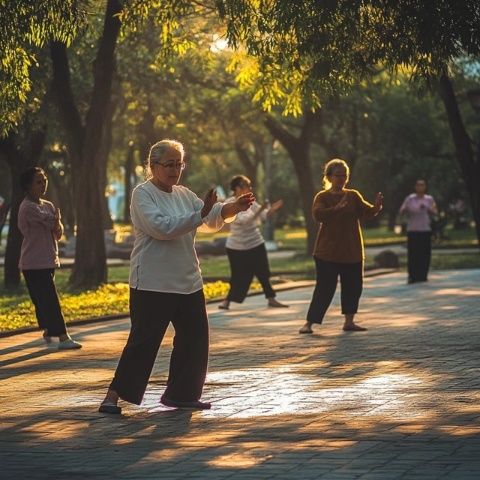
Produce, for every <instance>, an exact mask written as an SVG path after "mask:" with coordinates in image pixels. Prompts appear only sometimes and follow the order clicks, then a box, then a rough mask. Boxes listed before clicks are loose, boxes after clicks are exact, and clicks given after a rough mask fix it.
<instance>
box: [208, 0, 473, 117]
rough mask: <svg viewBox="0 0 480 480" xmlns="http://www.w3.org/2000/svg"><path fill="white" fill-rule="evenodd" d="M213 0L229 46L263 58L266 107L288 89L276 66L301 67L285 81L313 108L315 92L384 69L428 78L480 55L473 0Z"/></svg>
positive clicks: (286, 71)
mask: <svg viewBox="0 0 480 480" xmlns="http://www.w3.org/2000/svg"><path fill="white" fill-rule="evenodd" d="M216 3H217V7H218V9H219V13H220V15H221V17H222V18H223V19H224V20H225V22H226V24H227V35H228V39H229V41H230V43H231V45H232V46H234V47H237V48H240V47H242V46H245V48H246V51H247V52H248V53H249V54H251V55H253V56H255V57H257V58H259V63H258V68H259V73H258V74H257V76H258V77H260V78H261V77H262V74H265V75H264V77H263V79H262V80H261V83H262V85H261V86H260V90H259V96H261V97H262V98H263V102H264V106H265V105H266V106H268V105H269V103H271V102H272V98H271V97H272V95H274V101H278V102H280V101H281V99H282V97H284V96H285V93H284V92H283V90H282V89H278V79H277V78H276V77H275V76H272V75H270V72H272V69H275V67H280V68H281V70H282V77H283V78H287V79H288V78H289V76H290V75H291V74H292V73H294V74H295V73H298V72H300V73H301V79H300V80H299V82H293V83H292V84H290V85H288V83H285V87H286V89H287V90H291V91H293V90H294V89H299V90H300V91H301V95H299V98H301V99H302V100H303V101H305V103H306V104H307V106H308V108H316V107H317V106H318V100H316V101H314V100H315V99H314V98H312V95H314V93H316V94H318V95H319V96H320V98H328V97H329V96H331V95H332V94H337V93H339V92H342V91H343V92H344V91H346V90H348V89H349V88H350V87H351V86H353V85H357V84H358V82H359V81H362V80H363V79H366V78H368V77H370V76H371V75H372V73H374V72H375V71H378V69H379V68H385V67H386V68H387V69H388V70H389V71H390V72H391V73H394V72H396V71H397V70H398V69H399V68H404V67H406V68H408V69H409V70H410V73H411V75H412V76H413V77H419V78H423V79H430V78H432V77H435V76H438V75H439V74H440V73H441V72H443V71H444V70H445V68H446V67H447V66H448V65H449V64H451V62H452V61H454V60H455V59H458V58H460V57H463V56H478V55H479V54H480V29H479V28H478V25H479V24H480V4H479V3H478V1H476V0H461V1H460V0H434V1H432V0H386V1H383V2H373V1H372V2H361V1H350V0H343V1H338V2H330V1H328V2H318V1H316V0H306V1H302V2H291V1H290V0H276V1H271V2H252V1H249V0H223V1H222V0H219V1H217V2H216ZM270 84H271V85H272V88H269V87H268V85H270ZM272 90H273V92H275V91H276V92H277V93H276V94H275V93H273V94H272ZM265 94H267V95H265ZM291 111H292V110H291V108H290V112H291Z"/></svg>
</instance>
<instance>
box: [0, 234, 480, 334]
mask: <svg viewBox="0 0 480 480" xmlns="http://www.w3.org/2000/svg"><path fill="white" fill-rule="evenodd" d="M364 232H365V239H366V244H367V245H371V246H379V245H387V244H389V243H392V242H393V240H395V241H396V243H398V242H399V241H402V237H400V236H397V235H394V234H392V233H391V232H389V231H388V230H387V229H386V228H384V227H380V228H378V229H368V230H365V231H364ZM446 233H447V236H448V239H447V240H444V241H442V242H441V243H440V245H439V246H440V247H447V246H448V247H450V248H454V247H459V246H472V245H476V240H475V233H474V231H473V229H471V230H467V231H459V232H458V231H453V230H451V231H447V232H446ZM219 235H220V236H222V235H227V234H226V233H223V234H222V233H221V234H217V235H216V236H219ZM198 238H199V240H206V239H211V238H212V235H204V234H202V235H199V236H198ZM276 240H277V242H278V243H279V245H280V247H281V248H282V249H284V250H295V251H297V252H299V253H297V254H295V255H293V256H292V257H289V258H270V267H271V270H272V274H273V275H274V276H275V275H282V276H283V277H291V278H296V279H300V278H313V277H314V275H315V267H314V262H313V260H312V258H311V257H310V255H306V254H304V253H303V252H304V249H305V240H306V234H305V231H303V230H301V229H282V230H278V231H277V232H276ZM300 252H302V253H300ZM371 262H372V259H369V258H367V263H366V266H367V268H368V267H369V266H371V265H372V264H371ZM405 265H406V255H401V256H400V268H401V269H403V270H405ZM201 268H202V273H203V276H204V277H205V278H206V279H207V280H210V279H213V280H214V279H228V277H229V275H230V268H229V265H228V260H227V258H226V257H225V256H220V257H217V256H209V257H202V258H201ZM431 268H432V270H444V269H457V268H480V253H479V252H478V251H472V252H471V253H470V252H468V253H463V252H462V253H461V252H459V253H449V254H441V253H438V252H436V251H435V250H434V251H433V255H432V265H431ZM69 274H70V270H69V269H61V270H58V271H57V274H56V284H57V289H58V291H59V292H60V296H61V304H62V309H63V313H64V315H65V319H66V321H67V323H68V322H69V321H72V320H77V319H83V318H92V317H98V316H103V315H112V314H121V313H126V312H127V311H128V285H127V282H128V266H114V267H110V268H109V283H108V284H107V285H103V286H101V287H99V288H98V289H96V290H95V291H83V292H79V291H73V290H71V289H70V288H69V286H68V276H69ZM2 277H3V271H2V275H1V276H0V281H1V282H2V284H3V278H2ZM253 288H254V289H258V288H259V285H258V284H255V285H253ZM227 291H228V283H226V282H225V281H212V282H210V281H208V282H206V284H205V296H206V298H207V299H208V300H212V299H217V298H222V297H224V296H225V295H226V293H227ZM33 325H36V320H35V315H34V310H33V306H32V304H31V301H30V299H29V297H28V293H27V291H26V288H25V286H24V284H23V282H22V285H21V287H20V288H19V289H18V290H16V291H6V290H4V289H3V288H2V287H0V332H1V331H7V330H13V329H17V328H21V327H26V326H33Z"/></svg>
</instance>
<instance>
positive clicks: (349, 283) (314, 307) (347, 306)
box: [307, 257, 363, 323]
mask: <svg viewBox="0 0 480 480" xmlns="http://www.w3.org/2000/svg"><path fill="white" fill-rule="evenodd" d="M314 258H315V257H314ZM315 267H316V271H317V283H316V285H315V290H314V291H313V296H312V301H311V303H310V307H309V309H308V313H307V322H310V323H322V321H323V317H324V316H325V313H326V312H327V310H328V307H329V306H330V303H332V299H333V295H334V294H335V290H336V289H337V283H338V276H340V282H341V286H342V291H341V297H340V298H341V304H342V313H343V314H344V315H349V314H354V313H357V311H358V302H359V300H360V295H361V294H362V288H363V262H358V263H336V262H326V261H324V260H320V259H318V258H315Z"/></svg>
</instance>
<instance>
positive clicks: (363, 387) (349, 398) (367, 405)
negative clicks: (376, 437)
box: [143, 367, 424, 419]
mask: <svg viewBox="0 0 480 480" xmlns="http://www.w3.org/2000/svg"><path fill="white" fill-rule="evenodd" d="M295 370H296V369H295V368H292V367H283V368H282V367H270V368H252V369H240V370H227V371H223V372H214V373H210V374H209V376H208V381H209V385H210V388H211V395H213V396H214V399H213V402H214V403H213V408H212V410H206V411H203V412H201V415H202V416H204V417H207V418H209V417H216V418H221V417H229V418H232V419H234V418H252V417H264V416H268V417H272V416H276V415H310V414H317V413H326V412H334V411H338V410H343V409H347V410H348V408H350V407H352V406H353V404H355V403H356V402H358V401H359V400H360V399H363V404H362V406H361V410H362V413H363V414H365V415H371V416H378V417H382V416H385V417H388V418H392V417H401V418H408V417H412V416H416V415H419V414H420V412H418V411H416V410H415V409H414V408H412V407H411V405H410V407H409V408H408V409H404V408H403V407H404V406H406V403H405V400H404V398H403V397H404V396H405V394H406V392H407V391H409V390H411V389H412V387H422V386H423V385H424V382H423V381H422V379H421V378H419V377H417V376H414V375H411V374H408V373H381V370H379V372H378V374H377V375H376V374H375V372H372V373H370V374H369V375H370V376H369V378H365V379H362V380H360V381H356V377H354V378H352V380H351V381H350V382H348V384H345V382H344V381H341V382H340V381H339V382H338V383H339V385H338V386H332V385H331V384H332V380H331V379H330V380H329V382H328V383H329V384H328V385H326V383H327V381H326V379H324V378H318V377H315V376H312V375H306V374H301V373H296V371H295ZM240 390H241V392H240ZM239 393H241V394H242V396H241V401H239ZM159 394H160V392H159V393H158V395H159ZM152 397H156V398H158V396H157V395H152ZM143 406H144V407H146V408H148V407H151V405H149V402H144V405H143ZM352 414H354V415H357V414H358V411H357V410H356V409H355V410H353V411H352Z"/></svg>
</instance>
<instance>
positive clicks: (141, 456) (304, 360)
mask: <svg viewBox="0 0 480 480" xmlns="http://www.w3.org/2000/svg"><path fill="white" fill-rule="evenodd" d="M311 294H312V288H311V287H307V288H300V289H294V290H290V291H284V292H280V293H279V298H280V299H281V300H282V301H285V303H289V304H290V305H291V306H290V308H288V309H282V310H275V309H268V308H265V306H264V299H263V298H262V297H261V296H256V297H250V298H248V299H247V300H246V301H245V302H244V304H242V305H237V304H233V305H232V308H231V310H229V311H226V312H225V311H219V310H218V309H217V306H216V305H215V304H212V305H209V307H208V310H209V314H210V324H211V356H210V367H209V374H208V377H207V383H206V385H205V390H204V398H205V399H210V400H212V401H213V408H212V409H211V410H208V411H203V412H180V411H175V410H171V409H167V408H164V407H162V406H160V405H159V403H158V402H159V397H160V395H161V394H162V392H163V390H164V388H165V384H166V379H167V374H168V362H169V357H170V352H171V342H172V330H171V329H169V331H168V333H167V336H166V338H165V341H164V345H163V346H162V348H161V350H160V354H159V356H158V360H157V364H156V366H155V369H154V371H153V374H152V378H151V382H150V384H149V387H148V390H147V394H146V396H145V400H144V403H143V404H142V405H141V406H139V407H138V406H133V405H124V414H123V415H122V416H120V417H113V416H108V415H101V414H98V413H97V408H98V404H99V402H100V400H101V398H102V395H103V394H104V392H105V389H106V387H107V385H108V383H109V381H110V379H111V377H112V374H113V371H114V369H115V366H116V364H117V362H118V357H119V354H120V352H121V350H122V348H123V346H124V342H125V340H126V338H127V335H128V329H129V321H128V320H118V321H112V322H104V323H98V324H90V325H84V326H77V327H75V328H72V334H73V335H75V337H76V338H78V339H79V340H81V341H82V343H83V344H84V348H83V349H82V350H80V351H75V352H57V351H56V350H54V349H47V348H45V346H44V345H43V343H42V341H41V338H40V335H39V333H36V332H33V333H28V334H23V335H16V336H12V337H6V338H2V339H0V400H1V403H2V409H1V410H0V465H1V467H0V468H1V471H0V476H1V478H2V479H3V478H5V479H10V478H12V479H14V478H15V479H17V478H29V479H34V480H37V479H38V480H40V479H44V478H45V479H46V478H56V479H60V480H63V479H69V480H72V479H75V478H83V479H85V478H88V479H93V480H95V479H107V478H116V479H117V478H118V479H138V480H148V479H150V478H151V479H157V480H158V479H160V480H163V479H165V480H167V479H168V480H176V479H185V478H191V479H192V480H201V479H208V480H224V479H225V480H227V479H228V480H235V479H238V480H242V479H243V480H248V479H255V480H258V479H270V478H271V479H276V480H284V479H285V480H287V479H297V478H302V479H305V480H309V479H320V478H322V479H329V480H333V479H348V480H351V479H353V478H360V479H362V480H376V479H382V480H388V479H397V478H398V479H411V480H413V479H415V478H422V479H429V478H449V479H450V478H451V479H454V480H458V479H460V480H461V479H470V478H471V479H473V478H475V479H478V478H480V461H479V460H477V458H478V452H479V451H480V375H479V373H480V348H479V347H478V338H480V322H479V320H480V271H479V270H462V271H449V272H433V273H432V274H431V278H430V282H428V283H427V284H419V285H406V283H405V278H404V275H403V274H400V273H398V274H392V275H385V276H379V277H374V278H368V279H366V281H365V288H364V294H363V298H362V302H361V307H360V311H359V314H358V320H359V321H360V322H361V323H362V324H363V325H365V326H367V327H368V328H369V330H368V331H367V332H361V333H344V332H342V331H341V324H342V320H341V316H340V314H339V298H338V294H337V297H336V298H335V300H334V303H333V305H332V307H331V309H330V310H329V312H328V314H327V316H326V318H325V321H324V323H323V325H322V326H316V327H315V328H314V331H315V332H314V334H313V335H299V334H298V333H297V332H298V329H299V328H300V326H301V325H302V323H303V321H304V318H305V314H306V311H307V308H308V304H309V301H310V298H311ZM53 453H54V456H53V457H52V454H53ZM52 458H53V459H54V460H52Z"/></svg>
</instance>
